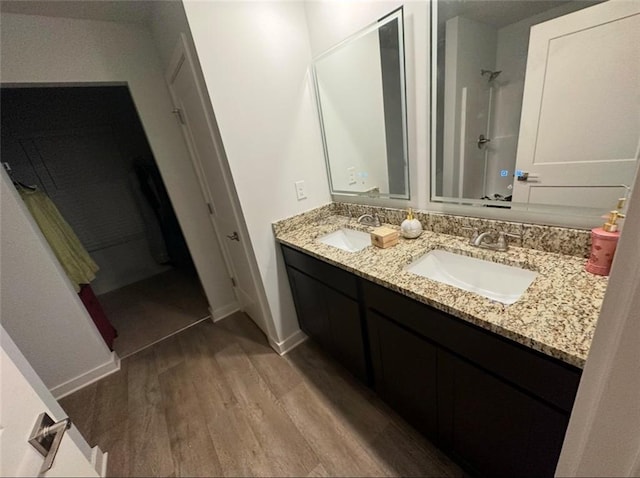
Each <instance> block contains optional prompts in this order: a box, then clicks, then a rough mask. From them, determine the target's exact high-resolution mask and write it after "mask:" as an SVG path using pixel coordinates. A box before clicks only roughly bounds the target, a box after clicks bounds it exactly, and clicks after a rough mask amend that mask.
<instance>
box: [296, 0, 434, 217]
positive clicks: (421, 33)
mask: <svg viewBox="0 0 640 478" xmlns="http://www.w3.org/2000/svg"><path fill="white" fill-rule="evenodd" d="M400 6H403V8H404V41H405V70H406V78H405V80H406V92H407V96H406V101H407V135H408V155H409V184H410V190H411V199H410V200H409V201H406V200H402V199H372V198H367V197H361V198H357V197H354V196H339V195H336V196H334V199H336V200H347V201H351V202H359V203H368V204H377V205H388V206H392V207H407V206H413V207H418V205H422V207H424V205H425V204H427V202H428V200H429V183H428V181H429V150H428V137H429V127H430V126H429V124H430V121H429V109H428V105H429V76H428V75H429V48H428V45H429V4H428V2H410V1H409V2H402V1H376V2H338V1H324V2H316V1H312V2H305V3H304V8H305V13H306V17H307V25H308V31H309V41H310V44H311V52H312V56H313V57H316V56H318V55H320V54H321V53H323V52H324V51H326V50H328V49H329V48H331V47H332V46H334V45H336V44H338V43H339V42H341V41H342V40H344V39H345V38H347V37H349V36H351V35H353V34H354V33H356V32H358V31H360V30H362V29H363V28H365V27H367V26H369V25H371V24H373V23H374V22H376V21H378V20H379V19H380V18H381V17H383V16H385V15H387V14H388V13H390V12H392V11H394V10H396V9H397V8H398V7H400Z"/></svg>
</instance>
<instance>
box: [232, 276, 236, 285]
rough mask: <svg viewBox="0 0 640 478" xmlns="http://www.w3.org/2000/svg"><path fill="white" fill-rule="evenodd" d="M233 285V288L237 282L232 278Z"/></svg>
mask: <svg viewBox="0 0 640 478" xmlns="http://www.w3.org/2000/svg"><path fill="white" fill-rule="evenodd" d="M231 285H233V287H235V286H236V280H235V279H234V278H233V277H232V278H231Z"/></svg>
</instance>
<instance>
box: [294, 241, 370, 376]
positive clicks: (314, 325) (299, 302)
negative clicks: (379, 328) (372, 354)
mask: <svg viewBox="0 0 640 478" xmlns="http://www.w3.org/2000/svg"><path fill="white" fill-rule="evenodd" d="M282 250H283V255H284V258H285V262H286V264H287V274H288V276H289V283H290V284H291V291H292V293H293V300H294V302H295V306H296V312H297V314H298V322H299V323H300V328H301V329H302V330H303V332H304V333H306V334H307V335H308V336H309V337H311V338H312V339H313V340H315V341H316V342H317V343H318V344H319V345H320V346H322V347H323V348H324V349H325V350H327V351H328V352H329V353H331V354H332V355H333V356H334V357H335V358H336V359H337V360H338V361H339V362H340V363H341V364H342V365H343V366H344V367H345V368H346V369H347V370H349V371H350V372H351V373H352V374H353V375H354V376H356V377H357V378H358V379H360V380H361V381H363V382H365V383H367V384H368V383H370V381H371V379H370V374H369V372H368V370H369V368H368V366H367V356H368V353H367V352H366V350H365V338H366V335H365V331H364V322H363V320H362V314H361V312H360V301H359V293H358V289H359V284H358V280H357V278H356V277H355V276H354V275H352V274H349V273H348V272H345V271H343V270H341V269H338V268H337V267H334V266H331V265H329V264H327V263H324V262H322V261H319V260H317V259H314V258H312V257H310V256H307V255H305V254H302V253H300V252H298V251H295V250H293V249H290V248H288V247H283V248H282Z"/></svg>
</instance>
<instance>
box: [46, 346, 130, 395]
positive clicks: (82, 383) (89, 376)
mask: <svg viewBox="0 0 640 478" xmlns="http://www.w3.org/2000/svg"><path fill="white" fill-rule="evenodd" d="M118 370H120V357H118V354H116V353H115V352H111V360H109V361H108V362H106V363H103V364H102V365H98V366H97V367H95V368H93V369H91V370H89V371H88V372H85V373H83V374H80V375H78V376H77V377H74V378H72V379H71V380H67V381H66V382H63V383H61V384H60V385H56V386H55V387H52V388H50V389H49V391H50V392H51V394H52V395H53V396H54V397H55V399H56V400H60V399H61V398H63V397H66V396H67V395H70V394H72V393H73V392H75V391H77V390H80V389H81V388H84V387H86V386H87V385H89V384H92V383H93V382H97V381H98V380H100V379H101V378H104V377H106V376H107V375H111V374H112V373H115V372H117V371H118Z"/></svg>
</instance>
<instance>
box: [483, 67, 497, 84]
mask: <svg viewBox="0 0 640 478" xmlns="http://www.w3.org/2000/svg"><path fill="white" fill-rule="evenodd" d="M500 73H502V70H498V71H492V70H480V74H481V75H482V76H488V77H489V80H488V81H489V83H491V82H492V81H493V80H495V79H496V78H498V75H499V74H500Z"/></svg>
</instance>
